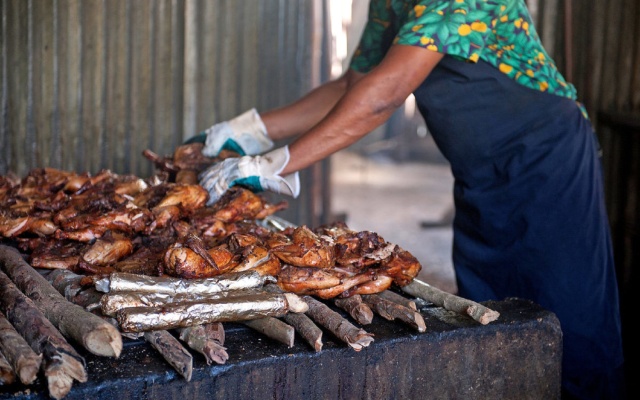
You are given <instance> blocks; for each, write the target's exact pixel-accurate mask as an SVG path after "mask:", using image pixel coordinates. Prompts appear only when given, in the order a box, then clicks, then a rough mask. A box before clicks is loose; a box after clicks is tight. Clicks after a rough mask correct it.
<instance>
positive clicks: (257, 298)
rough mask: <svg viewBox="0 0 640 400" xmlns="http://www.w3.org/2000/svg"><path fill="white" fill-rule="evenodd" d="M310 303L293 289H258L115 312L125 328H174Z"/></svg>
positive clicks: (283, 311)
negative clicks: (195, 300) (260, 290)
mask: <svg viewBox="0 0 640 400" xmlns="http://www.w3.org/2000/svg"><path fill="white" fill-rule="evenodd" d="M307 310H308V305H307V303H305V302H304V301H303V300H301V299H300V298H299V297H298V296H297V295H295V294H293V293H284V294H276V293H267V292H262V293H257V294H250V295H243V296H238V297H230V298H222V299H218V300H211V301H206V302H203V301H198V302H187V303H175V304H166V305H164V306H160V307H129V308H124V309H121V310H119V311H118V312H117V313H116V319H117V320H118V325H119V326H120V329H121V330H122V331H123V332H142V331H149V330H158V329H173V328H181V327H187V326H194V325H199V324H206V323H210V322H229V321H246V320H251V319H257V318H263V317H281V316H283V315H285V314H286V313H288V312H305V311H307Z"/></svg>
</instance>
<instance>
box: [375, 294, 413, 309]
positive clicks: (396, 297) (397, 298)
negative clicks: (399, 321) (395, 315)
mask: <svg viewBox="0 0 640 400" xmlns="http://www.w3.org/2000/svg"><path fill="white" fill-rule="evenodd" d="M378 296H380V297H382V298H383V299H385V300H389V301H393V302H394V303H398V304H402V305H403V306H405V307H409V308H410V309H412V310H414V311H418V306H416V302H415V301H413V300H411V299H407V298H406V297H404V296H402V295H400V294H398V293H396V292H392V291H391V290H383V291H382V292H380V293H378Z"/></svg>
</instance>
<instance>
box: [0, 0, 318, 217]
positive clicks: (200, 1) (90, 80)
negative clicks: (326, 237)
mask: <svg viewBox="0 0 640 400" xmlns="http://www.w3.org/2000/svg"><path fill="white" fill-rule="evenodd" d="M0 11H1V15H2V21H1V25H0V66H1V68H2V92H1V95H0V102H1V104H0V106H1V110H2V113H1V114H0V115H1V116H0V174H6V173H9V172H13V173H16V174H17V175H19V176H22V175H24V174H25V173H27V172H28V171H29V170H31V169H32V168H36V167H45V166H46V167H53V168H60V169H65V170H74V171H78V172H84V171H88V172H92V173H95V172H97V171H99V170H100V169H103V168H107V169H110V170H112V171H114V172H116V173H134V174H137V175H139V176H142V177H146V176H149V175H150V174H151V173H152V171H153V165H152V164H151V163H150V162H149V161H148V160H147V159H145V158H144V157H142V156H141V153H142V151H143V150H145V149H151V150H153V151H155V152H157V153H160V154H162V155H165V154H171V153H172V152H173V150H174V148H175V147H176V146H177V145H179V144H180V143H182V141H183V139H185V138H187V137H190V136H191V135H193V134H195V133H197V132H199V131H201V130H203V129H205V128H207V127H209V126H210V125H212V124H213V123H215V122H218V121H221V120H225V119H228V118H231V117H233V116H235V115H237V114H239V113H240V112H242V111H244V110H246V109H248V108H251V107H256V108H258V110H261V109H267V108H272V107H276V106H280V105H283V104H285V103H287V102H289V101H292V100H294V99H296V98H298V97H299V96H300V95H301V94H303V93H306V92H307V91H308V90H309V89H311V88H312V87H314V86H316V85H317V84H318V83H319V82H320V81H321V80H322V79H324V78H323V77H322V76H321V69H320V68H321V64H322V62H323V61H322V56H323V54H322V52H321V50H322V41H323V31H324V30H323V26H324V24H325V22H324V18H325V13H324V6H323V1H322V0H305V1H300V0H270V1H261V0H244V1H233V0H152V1H135V0H1V1H0ZM312 172H313V171H305V172H304V173H303V182H305V183H306V184H312V183H313V181H312V180H311V173H312ZM314 174H315V175H317V171H316V172H315V173H314ZM310 192H311V191H309V190H306V191H305V190H303V194H302V196H301V198H300V199H299V200H297V201H292V202H291V203H292V204H291V206H290V208H289V210H288V211H287V212H288V213H289V215H288V216H289V217H290V218H291V219H292V220H293V221H294V222H298V223H300V222H307V219H308V218H315V217H316V215H315V214H317V211H316V209H317V208H318V206H317V204H316V203H317V201H316V200H315V199H312V198H311V197H310ZM312 214H313V215H312Z"/></svg>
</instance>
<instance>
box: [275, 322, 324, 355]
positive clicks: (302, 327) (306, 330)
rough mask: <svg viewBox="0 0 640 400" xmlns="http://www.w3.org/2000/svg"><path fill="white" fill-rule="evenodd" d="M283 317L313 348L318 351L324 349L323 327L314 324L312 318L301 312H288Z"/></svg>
mask: <svg viewBox="0 0 640 400" xmlns="http://www.w3.org/2000/svg"><path fill="white" fill-rule="evenodd" d="M282 319H283V320H284V322H286V323H287V324H289V325H291V326H293V328H294V329H295V330H296V332H298V334H300V336H302V338H303V339H304V340H305V341H306V342H307V343H309V345H310V346H311V347H313V349H314V350H315V351H316V352H318V351H320V350H322V329H320V328H318V325H316V324H314V323H313V321H312V320H311V318H309V317H307V316H306V315H305V314H301V313H288V314H285V315H284V316H283V317H282Z"/></svg>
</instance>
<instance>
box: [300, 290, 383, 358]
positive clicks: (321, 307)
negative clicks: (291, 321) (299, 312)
mask: <svg viewBox="0 0 640 400" xmlns="http://www.w3.org/2000/svg"><path fill="white" fill-rule="evenodd" d="M303 299H304V301H306V302H307V304H308V305H309V311H307V315H308V316H309V317H311V319H312V320H314V321H315V322H317V323H318V324H320V325H321V326H323V327H325V328H326V329H327V330H329V332H331V333H332V334H334V335H335V336H336V337H337V338H338V339H340V340H342V341H343V342H345V343H347V344H348V345H349V346H350V347H351V348H352V349H354V350H355V351H360V350H362V349H363V348H364V347H367V346H369V345H370V344H371V343H373V335H372V334H370V333H368V332H366V331H365V330H364V329H360V328H358V327H356V326H354V325H353V324H352V323H350V322H349V321H347V320H346V319H345V318H343V317H342V316H341V315H340V314H338V313H337V312H335V311H333V310H332V309H331V308H329V306H327V305H326V304H324V303H322V302H320V301H318V300H316V299H314V298H313V297H311V296H304V297H303Z"/></svg>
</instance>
